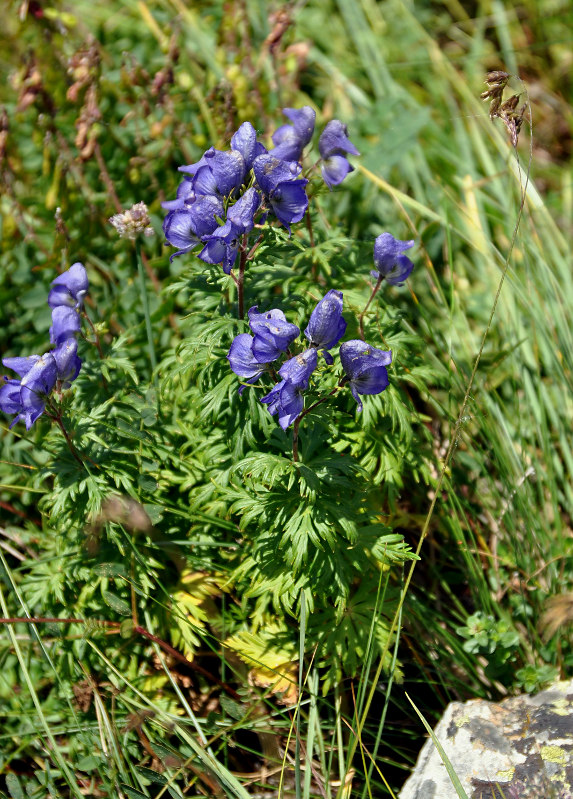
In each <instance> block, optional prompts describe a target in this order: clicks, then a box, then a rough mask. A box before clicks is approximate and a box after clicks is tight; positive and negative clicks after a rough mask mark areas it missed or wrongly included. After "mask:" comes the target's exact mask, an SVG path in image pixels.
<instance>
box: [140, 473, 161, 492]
mask: <svg viewBox="0 0 573 799" xmlns="http://www.w3.org/2000/svg"><path fill="white" fill-rule="evenodd" d="M137 484H138V485H139V487H140V488H141V489H142V490H143V491H149V492H150V493H152V492H154V491H157V480H155V478H153V477H150V475H148V474H140V475H139V477H138V478H137Z"/></svg>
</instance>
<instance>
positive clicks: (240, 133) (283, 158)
mask: <svg viewBox="0 0 573 799" xmlns="http://www.w3.org/2000/svg"><path fill="white" fill-rule="evenodd" d="M283 113H284V115H285V116H286V117H287V119H288V120H289V123H287V124H285V125H281V127H279V128H278V129H277V130H276V131H275V132H274V133H273V134H272V136H271V139H272V142H273V144H274V147H273V148H271V149H270V150H267V149H266V148H265V146H264V145H263V144H262V143H261V142H259V141H258V140H257V134H256V131H255V129H254V127H253V126H252V125H251V123H250V122H244V123H243V124H242V125H241V127H240V128H239V129H238V130H237V131H236V133H235V134H234V135H233V137H232V138H231V149H230V150H227V151H223V150H216V149H215V148H214V147H211V148H209V149H208V150H207V151H206V152H205V153H204V154H203V155H202V157H201V158H200V159H199V161H197V162H196V163H194V164H189V165H188V166H182V167H179V171H180V172H184V173H185V174H186V177H185V179H184V180H183V182H182V183H180V184H179V188H178V189H177V197H176V199H175V200H169V201H167V202H164V203H163V204H162V205H163V207H164V208H165V209H166V210H167V211H168V213H167V216H166V218H165V220H164V223H163V232H164V233H165V238H166V239H167V241H168V242H169V243H170V244H171V245H173V246H174V247H177V252H175V253H174V254H173V255H172V256H171V258H172V259H173V258H175V256H177V255H183V254H185V253H187V252H190V251H191V250H193V249H194V248H195V247H198V246H201V250H200V252H199V253H198V257H199V258H200V259H201V260H202V261H205V262H206V263H209V264H222V266H223V270H224V272H225V273H226V274H230V273H231V270H232V268H233V266H234V264H235V261H236V259H237V255H238V253H239V249H240V248H241V246H244V245H243V241H244V237H245V235H246V234H248V233H249V232H250V231H251V230H252V229H253V228H254V226H255V224H257V223H262V222H264V221H265V220H266V219H267V217H268V215H269V214H271V215H274V216H275V217H276V219H277V220H278V221H279V222H280V224H282V225H284V227H286V228H287V230H288V231H289V232H290V226H291V225H292V224H294V223H296V222H300V221H301V220H302V219H303V217H304V215H305V213H306V211H307V209H308V197H307V193H306V187H307V185H308V182H309V181H308V179H307V178H306V177H302V176H301V173H302V166H301V160H302V155H303V151H304V148H305V147H306V146H307V145H308V144H309V142H310V140H311V139H312V136H313V133H314V124H315V118H316V114H315V112H314V111H313V109H312V108H310V107H309V106H303V107H302V108H284V109H283ZM319 150H320V153H321V156H322V159H323V177H324V180H325V182H326V183H327V185H328V186H329V187H332V186H333V185H336V184H338V183H340V182H341V181H342V180H343V179H344V177H345V176H346V174H347V173H348V172H349V171H351V169H352V167H351V166H350V164H349V163H348V161H347V160H346V158H345V157H344V154H345V153H346V154H347V153H352V154H353V155H358V150H357V149H356V148H355V147H354V145H353V144H352V143H351V142H350V140H349V139H348V137H347V130H346V127H345V126H344V125H343V124H342V122H339V121H338V120H332V121H331V122H329V123H328V124H327V126H326V128H325V129H324V131H323V133H322V135H321V137H320V141H319Z"/></svg>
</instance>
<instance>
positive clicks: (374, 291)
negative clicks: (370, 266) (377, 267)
mask: <svg viewBox="0 0 573 799" xmlns="http://www.w3.org/2000/svg"><path fill="white" fill-rule="evenodd" d="M383 280H384V276H383V275H380V276H379V277H378V280H377V281H376V285H375V286H374V288H373V289H372V294H371V295H370V299H369V300H368V302H367V303H366V305H365V307H364V310H363V311H362V313H361V314H360V316H359V317H358V329H359V331H360V338H361V339H362V341H364V314H365V313H366V311H367V310H368V308H370V303H371V302H372V300H373V299H374V297H375V296H376V294H377V292H378V289H379V288H380V286H381V285H382V281H383Z"/></svg>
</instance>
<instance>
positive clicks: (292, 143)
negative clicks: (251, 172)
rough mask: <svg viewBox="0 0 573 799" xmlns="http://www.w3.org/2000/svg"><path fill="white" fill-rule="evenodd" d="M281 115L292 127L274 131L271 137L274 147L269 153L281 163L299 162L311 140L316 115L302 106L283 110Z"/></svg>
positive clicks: (308, 107)
mask: <svg viewBox="0 0 573 799" xmlns="http://www.w3.org/2000/svg"><path fill="white" fill-rule="evenodd" d="M283 114H284V115H285V116H286V117H287V118H288V119H290V121H291V122H292V125H281V127H280V128H278V129H277V130H275V132H274V133H273V135H272V140H273V144H274V145H275V146H274V148H273V149H272V150H271V153H272V155H273V156H274V157H275V158H280V159H282V160H283V161H300V159H301V157H302V151H303V150H304V148H305V147H306V145H307V144H308V143H309V141H310V140H311V139H312V134H313V133H314V121H315V119H316V113H315V112H314V111H313V109H312V108H311V107H310V106H308V105H304V106H303V107H302V108H283Z"/></svg>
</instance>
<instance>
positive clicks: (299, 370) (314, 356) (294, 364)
mask: <svg viewBox="0 0 573 799" xmlns="http://www.w3.org/2000/svg"><path fill="white" fill-rule="evenodd" d="M317 363H318V353H317V351H316V350H315V349H314V348H310V349H308V350H305V351H304V352H301V354H300V355H295V356H294V357H293V358H289V360H288V361H285V362H284V363H283V365H282V366H281V368H280V369H279V375H280V376H281V377H282V378H284V379H285V380H290V382H291V383H293V385H295V386H297V387H298V388H307V387H308V381H309V380H310V376H311V374H312V373H313V371H314V370H315V369H316V365H317Z"/></svg>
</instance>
